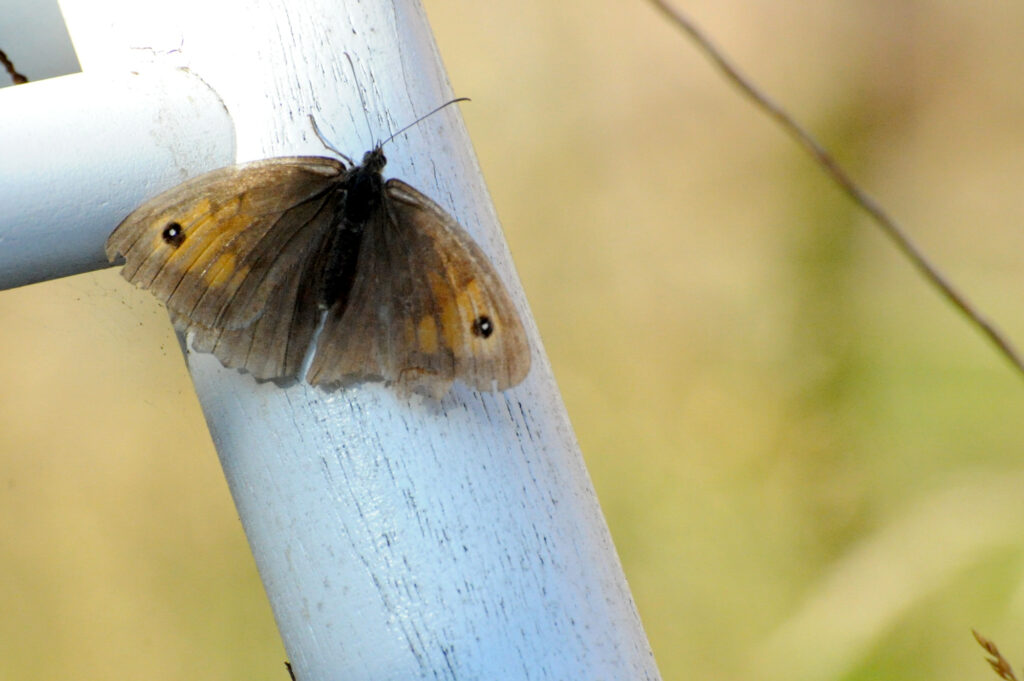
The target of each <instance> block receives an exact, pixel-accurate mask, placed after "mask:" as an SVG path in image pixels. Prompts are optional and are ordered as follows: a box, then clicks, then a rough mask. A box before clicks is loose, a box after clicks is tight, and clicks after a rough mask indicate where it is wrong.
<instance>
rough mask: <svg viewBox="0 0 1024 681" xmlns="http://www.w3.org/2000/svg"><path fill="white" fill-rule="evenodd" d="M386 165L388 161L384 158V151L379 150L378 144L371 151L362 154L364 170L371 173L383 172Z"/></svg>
mask: <svg viewBox="0 0 1024 681" xmlns="http://www.w3.org/2000/svg"><path fill="white" fill-rule="evenodd" d="M387 163H388V159H387V157H386V156H384V150H383V149H381V147H380V145H379V144H378V145H377V146H375V147H374V148H373V149H370V150H369V151H368V152H366V153H365V154H363V162H362V164H361V165H362V167H363V169H364V170H366V171H368V172H371V173H379V172H381V171H383V170H384V166H386V165H387Z"/></svg>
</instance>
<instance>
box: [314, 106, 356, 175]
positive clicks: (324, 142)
mask: <svg viewBox="0 0 1024 681" xmlns="http://www.w3.org/2000/svg"><path fill="white" fill-rule="evenodd" d="M309 122H310V123H312V124H313V132H315V133H316V136H317V137H319V138H320V144H322V145H324V146H325V147H327V148H328V149H330V150H331V151H333V152H334V153H335V154H337V155H338V156H341V157H342V158H343V159H345V160H346V161H348V162H349V165H353V166H354V165H355V162H354V161H353V160H352V159H350V158H349V157H348V156H346V155H345V154H343V153H341V152H340V151H338V149H337V148H336V147H335V146H334V145H333V144H331V143H330V142H328V141H327V138H326V137H324V134H323V133H322V132H320V126H319V125H317V124H316V119H315V118H313V114H309Z"/></svg>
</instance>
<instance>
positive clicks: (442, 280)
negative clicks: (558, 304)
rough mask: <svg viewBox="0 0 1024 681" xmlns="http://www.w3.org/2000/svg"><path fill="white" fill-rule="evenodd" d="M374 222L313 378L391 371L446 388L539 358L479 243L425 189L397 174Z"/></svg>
mask: <svg viewBox="0 0 1024 681" xmlns="http://www.w3.org/2000/svg"><path fill="white" fill-rule="evenodd" d="M385 195H386V200H385V201H384V202H383V204H382V207H381V211H380V213H379V214H378V215H376V216H375V217H374V219H372V220H370V221H368V222H367V225H366V229H365V233H364V235H363V245H362V248H361V250H360V255H359V263H358V267H357V269H356V276H355V281H354V282H353V285H352V290H351V293H350V298H349V304H348V306H347V307H346V308H345V309H344V310H342V309H332V310H331V312H330V314H329V315H328V317H327V320H326V322H325V324H324V328H323V331H322V332H321V334H320V339H319V341H318V343H317V350H316V355H315V357H314V359H313V364H312V366H311V367H310V371H309V374H308V375H307V380H308V381H309V382H310V383H312V384H314V385H318V384H324V385H330V384H335V383H348V382H353V381H358V380H366V379H378V380H379V379H383V380H386V381H392V382H395V383H398V384H400V385H403V386H405V387H407V388H410V389H412V390H417V391H420V392H426V393H428V394H433V395H443V394H444V393H445V392H447V390H448V388H449V387H450V385H451V383H452V381H453V380H455V379H459V380H461V381H463V382H464V383H466V384H468V385H470V386H473V387H475V388H478V389H481V390H493V389H495V388H496V389H498V390H504V389H505V388H508V387H510V386H512V385H515V384H517V383H518V382H519V381H521V380H522V378H523V377H524V376H525V375H526V373H527V371H528V370H529V367H530V355H529V349H528V345H527V342H526V337H525V332H524V331H523V327H522V324H521V322H520V321H519V316H518V314H517V313H516V311H515V306H514V305H513V304H512V302H511V299H510V297H509V295H508V293H507V292H506V290H505V287H504V286H503V285H502V283H501V281H500V279H499V278H498V276H497V274H496V273H495V272H494V269H493V267H492V266H491V264H490V262H489V261H488V260H487V258H486V256H485V255H484V254H483V252H482V251H481V250H480V249H479V247H478V246H477V245H476V244H475V243H474V242H473V241H472V240H471V239H470V237H469V236H468V235H467V234H466V233H465V231H464V230H463V229H462V228H461V227H460V226H459V225H458V223H456V222H455V220H454V219H453V218H451V217H450V216H449V215H448V214H447V213H445V212H444V211H443V210H442V209H441V208H440V207H439V206H437V205H436V204H435V203H434V202H433V201H431V200H430V199H428V198H427V197H426V196H424V195H423V194H421V193H420V192H418V191H416V190H415V189H413V188H412V187H410V186H409V185H407V184H405V183H404V182H401V181H399V180H389V181H388V183H387V185H386V189H385Z"/></svg>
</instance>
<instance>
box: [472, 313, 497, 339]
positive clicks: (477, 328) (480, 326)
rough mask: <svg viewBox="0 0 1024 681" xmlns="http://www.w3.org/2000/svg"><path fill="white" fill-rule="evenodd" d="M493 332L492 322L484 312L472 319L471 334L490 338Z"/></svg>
mask: <svg viewBox="0 0 1024 681" xmlns="http://www.w3.org/2000/svg"><path fill="white" fill-rule="evenodd" d="M492 333H494V322H492V321H491V318H490V317H488V316H487V315H485V314H482V315H480V316H479V317H477V318H476V319H474V320H473V335H474V336H479V337H480V338H490V337H491V334H492Z"/></svg>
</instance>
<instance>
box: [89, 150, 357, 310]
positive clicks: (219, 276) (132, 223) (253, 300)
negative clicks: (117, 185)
mask: <svg viewBox="0 0 1024 681" xmlns="http://www.w3.org/2000/svg"><path fill="white" fill-rule="evenodd" d="M344 173H345V169H344V166H342V165H341V164H340V163H339V162H338V161H335V160H334V159H329V158H321V157H284V158H275V159H267V160H263V161H254V162H252V163H246V164H242V165H238V166H231V167H228V168H222V169H220V170H215V171H212V172H210V173H206V174H205V175H200V176H199V177H196V178H193V179H191V180H189V181H188V182H185V183H184V184H181V185H179V186H177V187H175V188H173V189H171V190H169V191H167V192H165V193H163V194H161V195H159V196H157V197H155V198H154V199H151V200H150V201H148V202H147V203H146V204H144V205H143V206H142V207H141V208H139V209H138V210H137V211H135V212H134V213H132V214H131V215H130V216H128V218H126V219H125V220H124V222H122V223H121V224H120V225H119V226H118V227H117V229H115V230H114V232H113V233H112V234H111V235H110V238H109V239H108V240H107V256H108V257H109V258H111V259H113V258H114V257H115V256H116V255H117V254H118V253H120V254H122V255H124V257H125V266H124V269H123V270H122V274H123V275H124V276H125V278H126V279H128V280H129V281H131V282H132V283H134V284H136V285H138V286H141V287H143V288H148V289H150V290H151V291H152V292H153V293H154V294H155V295H156V296H157V297H158V298H159V299H160V300H162V301H163V302H165V303H166V304H167V307H168V309H169V310H171V311H172V312H174V313H176V314H177V315H179V316H181V317H184V318H187V319H188V320H189V321H190V322H192V323H194V324H198V325H201V326H205V327H218V328H242V327H245V326H247V325H249V324H250V323H251V322H252V321H253V320H254V319H255V318H256V317H257V316H258V315H259V314H260V313H261V312H262V310H263V308H264V307H265V306H266V301H267V299H268V297H269V296H270V294H271V292H272V291H273V290H274V289H275V288H276V287H277V286H278V285H279V284H280V283H281V282H283V280H284V278H285V276H286V273H287V272H288V271H290V270H291V269H292V268H294V267H295V266H296V265H297V264H299V263H300V262H302V260H303V259H304V258H305V257H306V256H307V255H308V252H309V251H310V250H311V248H312V247H313V246H314V245H315V241H316V240H317V239H319V238H322V237H323V234H324V233H326V231H327V230H328V229H329V228H330V217H331V213H330V211H331V209H332V208H334V207H332V206H329V204H330V200H329V196H330V189H331V188H332V187H333V186H334V185H336V184H337V183H338V181H339V177H342V176H343V175H344ZM318 232H319V233H318Z"/></svg>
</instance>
